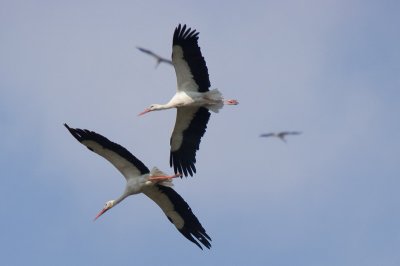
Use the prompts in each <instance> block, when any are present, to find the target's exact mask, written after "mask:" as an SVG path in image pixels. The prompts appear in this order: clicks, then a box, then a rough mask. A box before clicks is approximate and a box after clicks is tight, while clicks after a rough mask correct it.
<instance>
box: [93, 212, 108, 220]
mask: <svg viewBox="0 0 400 266" xmlns="http://www.w3.org/2000/svg"><path fill="white" fill-rule="evenodd" d="M108 210H109V209H102V210H101V211H100V212H99V213H98V214H97V215H96V217H95V218H94V220H93V221H96V220H97V218H99V217H100V216H102V215H103V214H104V213H105V212H106V211H108Z"/></svg>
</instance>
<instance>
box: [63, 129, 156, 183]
mask: <svg viewBox="0 0 400 266" xmlns="http://www.w3.org/2000/svg"><path fill="white" fill-rule="evenodd" d="M64 126H65V127H66V128H67V129H68V131H69V132H70V133H71V134H72V136H74V138H76V139H77V140H78V141H79V142H80V143H82V144H83V145H85V146H86V147H87V148H88V149H89V150H91V151H92V152H95V153H97V154H98V155H100V156H102V157H104V158H105V159H106V160H108V161H109V162H110V163H112V164H113V165H114V166H115V167H116V168H117V169H118V170H119V171H120V172H121V173H122V174H123V175H124V177H125V178H126V179H128V178H130V177H136V176H141V175H144V174H146V173H149V172H150V171H149V169H148V168H147V167H146V166H145V165H144V164H143V163H142V162H141V161H140V160H139V159H137V158H136V157H135V156H133V155H132V153H130V152H129V151H128V150H127V149H125V148H124V147H122V146H121V145H119V144H117V143H114V142H112V141H110V140H108V139H107V138H106V137H103V136H102V135H100V134H98V133H96V132H93V131H89V130H87V129H79V128H70V127H69V126H68V125H67V124H64Z"/></svg>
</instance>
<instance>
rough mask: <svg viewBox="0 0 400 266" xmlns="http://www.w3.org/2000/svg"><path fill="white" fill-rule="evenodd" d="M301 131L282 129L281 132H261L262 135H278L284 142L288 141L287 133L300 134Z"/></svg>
mask: <svg viewBox="0 0 400 266" xmlns="http://www.w3.org/2000/svg"><path fill="white" fill-rule="evenodd" d="M300 134H301V132H299V131H281V132H271V133H265V134H261V135H260V137H277V138H280V139H281V140H282V141H283V142H286V139H285V137H286V136H287V135H300Z"/></svg>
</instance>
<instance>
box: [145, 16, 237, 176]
mask: <svg viewBox="0 0 400 266" xmlns="http://www.w3.org/2000/svg"><path fill="white" fill-rule="evenodd" d="M198 35H199V32H197V31H196V30H191V28H186V25H183V27H181V24H179V25H178V27H176V28H175V32H174V36H173V40H172V64H173V66H174V68H175V73H176V79H177V85H178V86H177V92H176V94H175V95H174V96H173V97H172V99H171V100H170V101H169V102H168V103H166V104H152V105H150V107H148V108H146V109H145V110H144V111H143V112H141V113H140V114H139V115H143V114H146V113H148V112H151V111H157V110H164V109H170V108H177V115H176V122H175V127H174V130H173V132H172V135H171V139H170V145H171V152H170V159H169V163H170V166H171V167H173V168H174V172H175V174H177V173H182V174H183V175H185V176H188V175H190V176H193V174H194V173H196V167H195V163H196V151H197V150H198V149H199V145H200V141H201V138H202V137H203V135H204V133H205V132H206V128H207V123H208V120H209V119H210V115H211V114H210V112H209V110H211V111H213V112H215V113H217V112H218V110H219V109H220V108H222V106H223V105H224V104H227V105H236V104H238V101H236V100H227V101H224V100H223V98H222V94H221V93H220V92H219V91H218V89H213V90H209V88H210V86H211V84H210V79H209V76H208V70H207V66H206V62H205V60H204V57H203V56H202V54H201V51H200V47H199V45H198V43H197V41H198V38H199V37H198Z"/></svg>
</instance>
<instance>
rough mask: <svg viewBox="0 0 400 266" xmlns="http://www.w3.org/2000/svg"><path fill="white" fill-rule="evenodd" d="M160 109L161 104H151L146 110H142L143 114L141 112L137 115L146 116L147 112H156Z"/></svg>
mask: <svg viewBox="0 0 400 266" xmlns="http://www.w3.org/2000/svg"><path fill="white" fill-rule="evenodd" d="M160 109H162V105H161V104H156V103H154V104H152V105H150V106H149V107H148V108H146V109H144V111H143V112H141V113H140V114H139V115H144V114H147V113H148V112H152V111H156V110H160Z"/></svg>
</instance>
